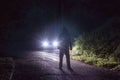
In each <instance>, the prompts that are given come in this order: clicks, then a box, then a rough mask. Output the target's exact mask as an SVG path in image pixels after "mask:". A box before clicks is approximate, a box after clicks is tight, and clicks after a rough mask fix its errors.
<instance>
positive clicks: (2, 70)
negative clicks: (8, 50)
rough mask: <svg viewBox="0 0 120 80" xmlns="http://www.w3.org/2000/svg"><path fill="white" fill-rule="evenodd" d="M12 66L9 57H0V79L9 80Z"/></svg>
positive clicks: (12, 63)
mask: <svg viewBox="0 0 120 80" xmlns="http://www.w3.org/2000/svg"><path fill="white" fill-rule="evenodd" d="M14 66H15V64H14V61H13V59H12V58H11V57H0V80H9V79H10V76H11V72H12V69H13V67H14Z"/></svg>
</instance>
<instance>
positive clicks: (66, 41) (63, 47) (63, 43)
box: [59, 28, 72, 69]
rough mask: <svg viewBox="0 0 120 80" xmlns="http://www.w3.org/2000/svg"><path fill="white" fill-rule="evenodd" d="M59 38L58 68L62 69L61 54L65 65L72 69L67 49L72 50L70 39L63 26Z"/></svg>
mask: <svg viewBox="0 0 120 80" xmlns="http://www.w3.org/2000/svg"><path fill="white" fill-rule="evenodd" d="M59 40H60V46H59V50H60V53H59V59H60V62H59V68H60V69H62V62H63V56H64V55H65V56H66V62H67V67H68V69H72V68H71V65H70V54H69V49H70V50H72V45H71V41H70V35H69V33H68V30H67V29H66V28H63V31H62V33H61V34H60V36H59Z"/></svg>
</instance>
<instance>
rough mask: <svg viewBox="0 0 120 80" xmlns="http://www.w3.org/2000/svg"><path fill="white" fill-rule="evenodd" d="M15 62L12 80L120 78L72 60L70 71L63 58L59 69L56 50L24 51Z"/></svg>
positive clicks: (119, 79)
mask: <svg viewBox="0 0 120 80" xmlns="http://www.w3.org/2000/svg"><path fill="white" fill-rule="evenodd" d="M15 63H16V67H15V71H14V75H13V79H12V80H120V75H117V74H115V73H113V72H110V71H108V70H103V69H101V68H97V67H94V66H90V65H87V64H84V63H81V62H78V61H74V60H71V66H72V69H73V71H70V70H68V69H67V66H66V60H65V58H64V62H63V64H64V65H63V70H60V69H59V66H58V63H59V55H58V51H26V52H23V53H21V55H19V56H16V57H15Z"/></svg>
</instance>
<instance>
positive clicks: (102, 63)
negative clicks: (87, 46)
mask: <svg viewBox="0 0 120 80" xmlns="http://www.w3.org/2000/svg"><path fill="white" fill-rule="evenodd" d="M71 59H74V60H78V61H81V62H84V63H87V64H90V65H95V66H98V67H104V68H107V69H110V70H112V71H120V62H116V61H111V60H110V58H100V57H98V55H90V56H89V55H85V54H71Z"/></svg>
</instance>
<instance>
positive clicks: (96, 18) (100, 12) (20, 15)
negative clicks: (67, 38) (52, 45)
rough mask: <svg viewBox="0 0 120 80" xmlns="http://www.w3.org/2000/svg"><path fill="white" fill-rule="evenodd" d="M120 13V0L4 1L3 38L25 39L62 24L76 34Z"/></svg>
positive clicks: (0, 21) (0, 14)
mask: <svg viewBox="0 0 120 80" xmlns="http://www.w3.org/2000/svg"><path fill="white" fill-rule="evenodd" d="M119 16H120V1H119V0H2V1H0V35H1V39H0V40H1V41H2V42H4V41H5V40H6V41H19V40H26V39H30V38H32V37H35V35H36V36H37V35H39V34H40V35H41V34H42V33H44V32H45V30H48V32H59V30H60V29H61V28H62V27H63V26H65V27H67V28H68V29H69V31H70V32H72V34H75V35H76V34H78V33H81V32H84V31H92V30H94V29H96V28H98V27H100V26H102V25H104V24H105V23H106V22H108V21H109V20H110V19H112V18H114V17H117V18H118V17H119Z"/></svg>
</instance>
